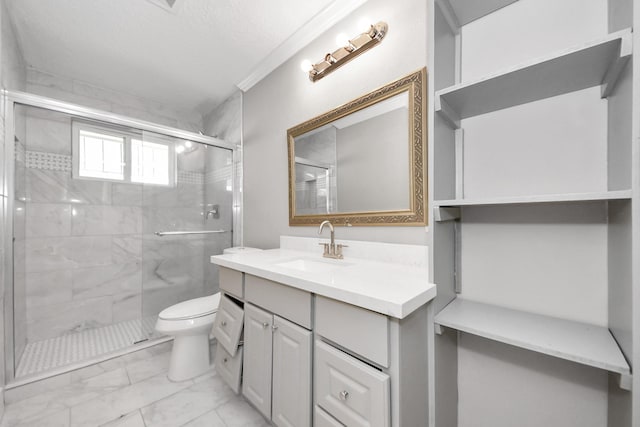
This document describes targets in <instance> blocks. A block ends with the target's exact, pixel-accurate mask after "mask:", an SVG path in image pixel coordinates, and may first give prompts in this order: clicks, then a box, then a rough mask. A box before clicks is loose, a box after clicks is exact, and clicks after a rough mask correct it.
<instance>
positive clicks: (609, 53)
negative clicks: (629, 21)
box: [435, 30, 631, 129]
mask: <svg viewBox="0 0 640 427" xmlns="http://www.w3.org/2000/svg"><path fill="white" fill-rule="evenodd" d="M630 57H631V30H623V31H619V32H616V33H614V34H609V35H608V36H607V37H604V38H602V39H600V40H596V41H594V42H591V43H588V44H586V45H584V46H580V47H577V48H574V49H570V50H567V51H564V52H560V53H557V54H553V55H551V56H549V57H546V58H540V59H535V60H532V61H530V62H528V63H526V64H522V65H520V66H518V67H515V68H512V69H509V70H506V71H503V72H499V73H496V74H494V75H492V76H487V77H484V78H481V79H478V80H475V81H473V82H469V83H464V84H459V85H455V86H452V87H449V88H447V89H444V90H441V91H438V92H436V107H435V109H436V112H438V113H439V114H441V115H442V116H443V117H444V118H445V120H446V121H447V122H448V123H449V124H450V125H452V126H453V127H454V128H456V129H458V128H460V120H461V119H466V118H469V117H473V116H478V115H480V114H486V113H490V112H493V111H497V110H501V109H503V108H509V107H514V106H516V105H521V104H525V103H528V102H533V101H539V100H541V99H545V98H550V97H553V96H558V95H563V94H566V93H570V92H575V91H577V90H582V89H586V88H589V87H593V86H598V85H601V86H602V97H603V98H605V97H607V96H608V95H609V94H610V93H611V92H612V91H613V88H614V87H615V83H616V81H617V79H618V76H619V75H620V71H621V70H622V69H623V67H624V66H625V64H626V63H627V61H628V60H629V58H630Z"/></svg>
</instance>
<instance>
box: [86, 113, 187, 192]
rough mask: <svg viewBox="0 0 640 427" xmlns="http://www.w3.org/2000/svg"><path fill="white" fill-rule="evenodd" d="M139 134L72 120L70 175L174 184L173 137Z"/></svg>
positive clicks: (142, 182)
mask: <svg viewBox="0 0 640 427" xmlns="http://www.w3.org/2000/svg"><path fill="white" fill-rule="evenodd" d="M140 136H141V135H140V134H134V133H129V132H127V131H125V130H122V131H121V130H119V129H115V128H109V127H106V126H105V127H100V126H97V125H95V124H90V123H85V122H80V121H74V122H73V176H74V178H80V179H100V180H112V181H122V182H132V183H140V184H152V185H163V186H174V185H175V182H176V180H175V176H176V173H175V165H176V159H175V157H176V152H175V148H174V146H175V144H174V142H173V140H171V139H170V138H166V139H165V138H161V137H155V138H153V139H152V140H146V139H144V140H143V139H141V138H140Z"/></svg>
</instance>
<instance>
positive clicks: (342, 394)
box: [340, 390, 349, 400]
mask: <svg viewBox="0 0 640 427" xmlns="http://www.w3.org/2000/svg"><path fill="white" fill-rule="evenodd" d="M348 397H349V392H348V391H347V390H342V391H341V392H340V400H347V398H348Z"/></svg>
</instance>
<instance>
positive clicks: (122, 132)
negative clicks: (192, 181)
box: [71, 120, 178, 187]
mask: <svg viewBox="0 0 640 427" xmlns="http://www.w3.org/2000/svg"><path fill="white" fill-rule="evenodd" d="M81 131H87V132H93V133H97V134H103V135H107V136H111V137H115V138H123V140H124V147H123V163H124V165H123V168H122V174H123V178H122V179H117V178H101V177H94V176H83V175H81V174H80V132H81ZM133 140H137V141H141V142H142V143H143V144H144V143H145V142H150V143H154V144H161V145H166V146H167V154H168V163H169V164H168V168H169V173H168V177H169V183H168V184H159V183H155V182H144V181H133V180H132V161H133V159H132V157H133V154H132V153H133ZM175 147H176V142H175V140H174V139H173V138H171V137H166V136H164V135H160V134H147V133H146V132H144V131H142V132H134V131H132V130H130V129H123V128H119V127H115V126H109V125H105V124H102V123H100V124H96V123H93V122H87V121H84V120H72V123H71V173H72V175H71V177H72V178H73V179H81V180H87V181H104V182H115V183H120V184H134V185H136V184H137V185H149V186H157V187H176V186H177V184H178V179H177V175H178V173H177V164H178V161H177V153H176V150H175Z"/></svg>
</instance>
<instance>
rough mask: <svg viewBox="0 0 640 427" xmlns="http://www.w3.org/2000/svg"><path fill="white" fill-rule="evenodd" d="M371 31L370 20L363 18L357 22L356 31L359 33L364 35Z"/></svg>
mask: <svg viewBox="0 0 640 427" xmlns="http://www.w3.org/2000/svg"><path fill="white" fill-rule="evenodd" d="M370 29H371V19H369V18H368V17H366V16H363V17H362V18H360V20H358V31H360V32H361V33H366V32H368V31H369V30H370Z"/></svg>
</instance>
